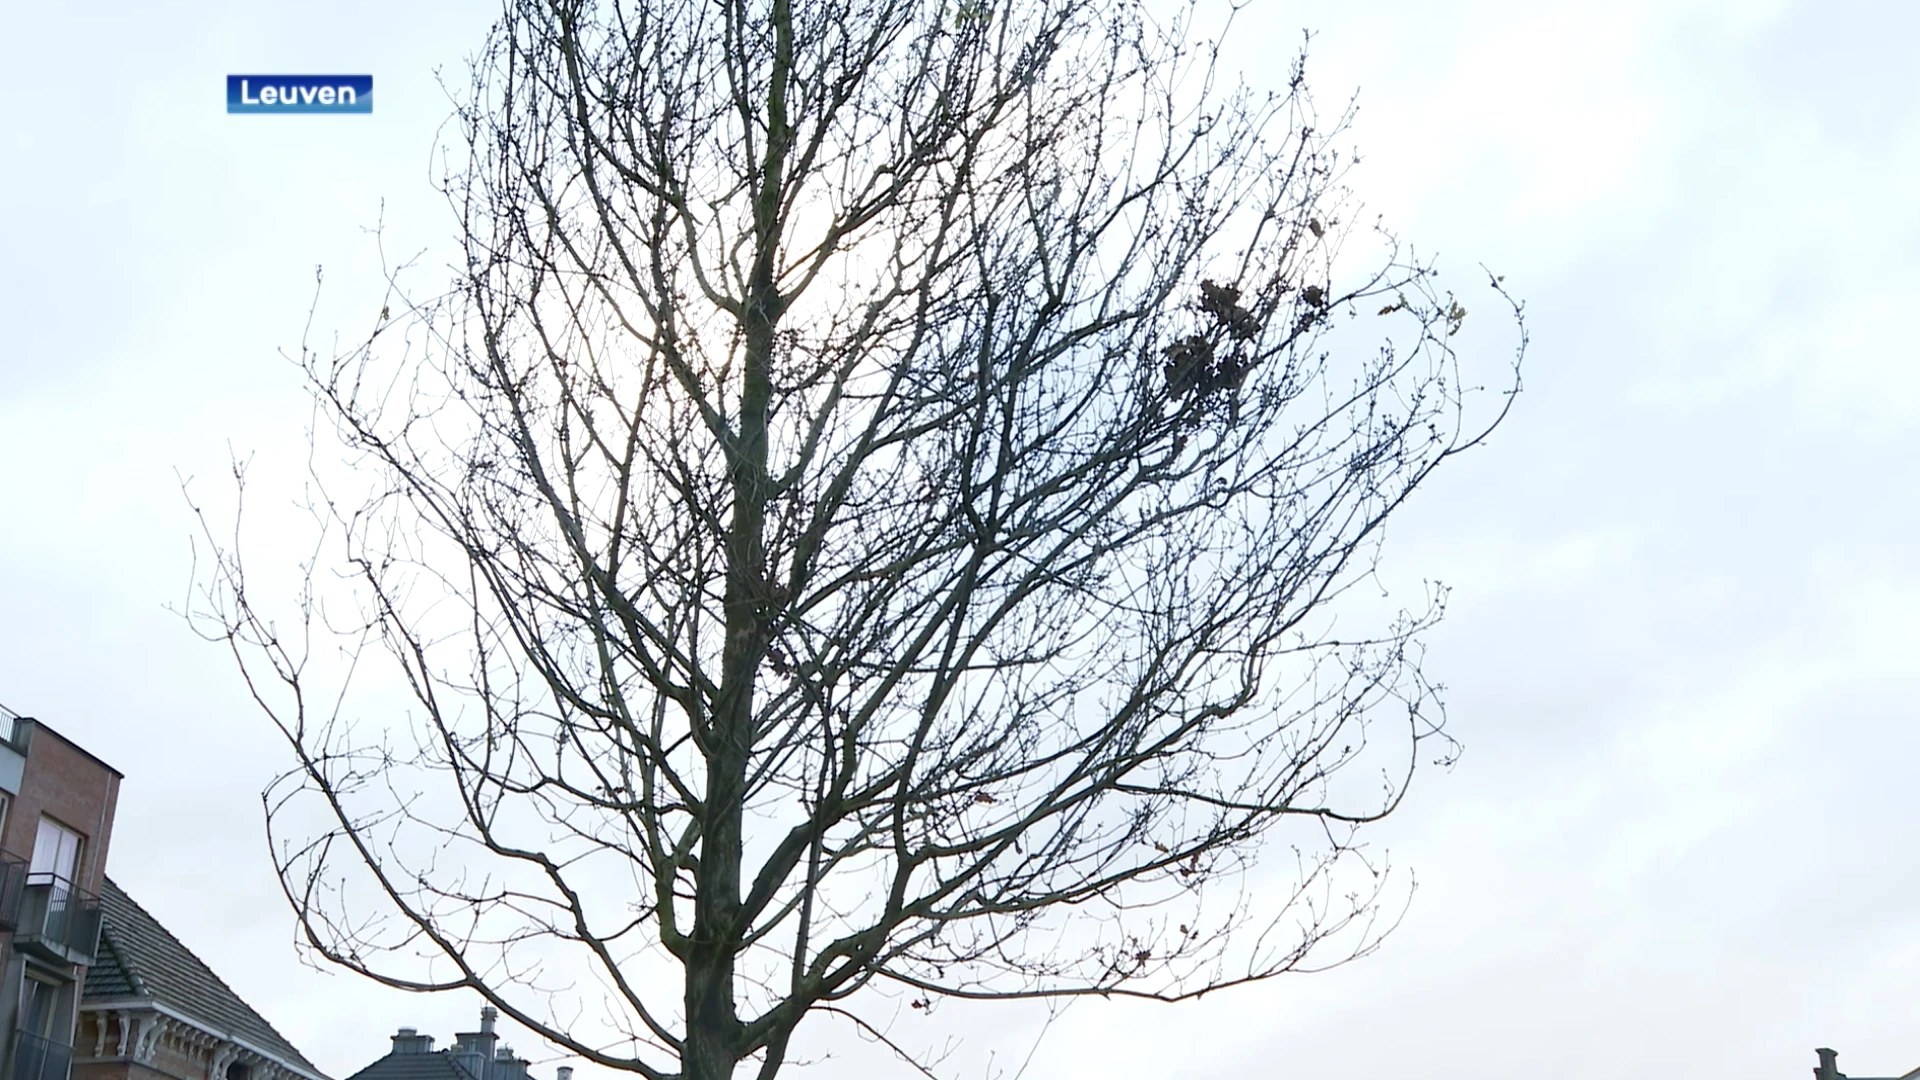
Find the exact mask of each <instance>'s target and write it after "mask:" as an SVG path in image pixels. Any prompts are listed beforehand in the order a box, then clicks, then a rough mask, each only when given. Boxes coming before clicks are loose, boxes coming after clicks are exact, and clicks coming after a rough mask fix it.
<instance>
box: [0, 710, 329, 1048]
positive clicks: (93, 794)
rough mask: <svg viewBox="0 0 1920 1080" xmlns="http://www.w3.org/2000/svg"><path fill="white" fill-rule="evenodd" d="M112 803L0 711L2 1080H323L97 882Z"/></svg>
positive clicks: (38, 734)
mask: <svg viewBox="0 0 1920 1080" xmlns="http://www.w3.org/2000/svg"><path fill="white" fill-rule="evenodd" d="M119 796H120V773H119V772H118V771H116V770H115V769H114V768H113V767H112V766H110V765H108V764H106V763H105V762H103V761H101V760H100V759H99V758H96V757H94V756H93V755H92V754H90V753H88V752H87V751H85V750H83V749H81V748H80V747H79V746H77V745H75V744H74V743H73V742H72V741H70V740H68V739H67V738H65V737H64V736H62V735H60V734H59V733H58V732H56V731H54V730H53V729H52V728H50V727H48V726H46V725H45V724H42V723H40V722H38V721H36V720H33V719H30V718H27V717H22V716H18V715H16V714H14V713H13V712H11V711H9V710H7V709H6V708H5V707H0V964H3V965H4V975H0V1050H3V1051H4V1057H0V1069H4V1076H0V1080H327V1077H326V1076H325V1075H323V1074H322V1073H321V1072H320V1071H319V1070H318V1069H316V1068H314V1067H313V1064H312V1063H311V1062H309V1061H308V1060H307V1059H306V1058H305V1057H303V1056H301V1054H300V1052H299V1051H298V1050H296V1049H294V1047H293V1045H292V1044H291V1043H289V1042H288V1041H287V1040H286V1039H285V1038H283V1037H282V1036H281V1035H280V1033H279V1032H278V1031H275V1030H274V1028H273V1025H271V1024H269V1023H267V1021H266V1020H265V1019H264V1018H262V1017H261V1016H260V1014H259V1013H257V1012H255V1011H254V1010H253V1009H252V1008H251V1007H250V1006H248V1005H247V1003H246V1002H244V1001H242V1000H240V997H239V996H238V995H237V994H235V993H234V992H233V990H232V989H231V988H230V987H228V986H227V984H226V983H225V982H222V981H221V980H220V978H219V976H217V975H215V974H214V973H213V972H212V971H211V970H209V969H208V968H207V965H206V964H204V963H202V962H201V961H200V958H199V957H197V956H195V955H194V954H193V953H192V951H191V950H189V949H188V948H187V947H186V946H185V945H183V944H181V943H180V941H179V939H177V938H175V937H174V936H173V935H172V934H170V933H168V932H167V930H166V928H165V927H163V926H161V925H160V923H159V922H158V921H157V920H155V919H154V918H153V916H152V915H150V914H148V913H147V911H146V909H145V908H142V907H141V906H140V905H139V904H137V903H135V902H134V901H133V899H132V898H131V897H129V896H128V895H127V894H126V892H125V890H123V889H121V888H120V887H119V886H118V885H116V884H115V883H114V882H113V881H112V880H111V879H109V878H108V877H107V876H106V862H107V847H108V842H109V841H110V840H111V838H112V834H113V815H114V810H115V807H116V805H117V803H118V802H119Z"/></svg>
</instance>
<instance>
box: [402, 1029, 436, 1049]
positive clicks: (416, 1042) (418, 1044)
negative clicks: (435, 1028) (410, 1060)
mask: <svg viewBox="0 0 1920 1080" xmlns="http://www.w3.org/2000/svg"><path fill="white" fill-rule="evenodd" d="M393 1052H394V1053H396V1054H431V1053H433V1036H431V1035H422V1034H420V1032H419V1031H418V1030H417V1029H415V1028H410V1027H403V1028H401V1029H400V1030H399V1031H398V1032H396V1033H395V1034H394V1036H393Z"/></svg>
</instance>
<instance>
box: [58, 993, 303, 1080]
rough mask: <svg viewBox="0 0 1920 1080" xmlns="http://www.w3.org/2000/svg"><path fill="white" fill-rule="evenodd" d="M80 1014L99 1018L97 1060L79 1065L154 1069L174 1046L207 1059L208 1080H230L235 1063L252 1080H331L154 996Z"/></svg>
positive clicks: (88, 1005)
mask: <svg viewBox="0 0 1920 1080" xmlns="http://www.w3.org/2000/svg"><path fill="white" fill-rule="evenodd" d="M80 1011H81V1012H82V1013H83V1014H84V1013H92V1014H94V1039H93V1056H92V1057H91V1058H76V1059H75V1062H74V1063H75V1064H81V1063H83V1062H88V1061H111V1060H114V1059H125V1058H132V1059H133V1060H135V1061H139V1062H141V1063H142V1064H145V1065H152V1064H153V1063H154V1055H155V1053H156V1052H157V1051H158V1050H159V1048H160V1046H161V1045H162V1044H163V1043H171V1044H172V1045H173V1046H174V1047H175V1048H176V1049H179V1050H180V1051H181V1052H182V1053H184V1054H185V1055H186V1056H187V1057H189V1058H190V1059H194V1060H199V1059H201V1058H205V1059H206V1063H207V1070H208V1071H207V1080H226V1070H227V1066H229V1065H232V1064H233V1063H234V1062H236V1061H238V1062H243V1063H245V1064H246V1065H248V1066H250V1068H251V1072H252V1077H251V1080H328V1077H326V1076H324V1075H322V1074H321V1073H318V1072H314V1071H312V1070H310V1069H305V1068H302V1067H300V1066H299V1065H296V1064H294V1063H293V1062H290V1061H288V1060H286V1059H285V1058H284V1057H282V1056H280V1055H279V1054H276V1053H273V1052H272V1051H270V1050H263V1049H261V1048H260V1047H259V1046H257V1045H255V1044H254V1043H252V1042H249V1041H248V1040H246V1039H244V1038H242V1037H240V1036H238V1035H235V1034H233V1033H232V1032H230V1031H226V1030H225V1029H223V1028H221V1027H219V1026H218V1025H215V1024H210V1023H207V1022H206V1021H205V1020H199V1019H196V1018H194V1017H192V1016H188V1015H187V1014H185V1013H183V1012H181V1011H179V1010H178V1009H175V1008H173V1007H171V1006H169V1005H165V1004H162V1003H161V1002H158V1001H155V1000H154V999H152V998H149V997H131V998H109V999H106V1000H95V1001H88V1002H83V1003H82V1004H81V1006H80ZM109 1017H111V1018H112V1019H113V1020H114V1021H115V1022H116V1025H117V1031H116V1034H117V1038H115V1039H113V1040H109V1039H108V1037H107V1019H108V1018H109ZM110 1041H111V1042H112V1043H113V1046H112V1047H111V1049H112V1050H113V1051H114V1052H113V1053H111V1054H109V1053H107V1052H106V1051H107V1050H108V1049H109V1046H108V1043H109V1042H110ZM185 1080H198V1078H193V1077H189V1078H185Z"/></svg>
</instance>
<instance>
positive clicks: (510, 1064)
mask: <svg viewBox="0 0 1920 1080" xmlns="http://www.w3.org/2000/svg"><path fill="white" fill-rule="evenodd" d="M498 1017H499V1013H498V1012H496V1011H495V1010H494V1009H493V1007H491V1006H488V1007H486V1008H483V1009H481V1010H480V1030H479V1031H463V1032H461V1033H460V1034H458V1035H455V1036H454V1037H453V1045H452V1046H449V1047H446V1048H445V1049H442V1050H435V1049H434V1048H433V1036H431V1035H422V1034H420V1033H419V1031H417V1030H416V1029H414V1028H410V1027H403V1028H401V1029H400V1030H399V1031H398V1032H395V1033H394V1034H393V1035H392V1036H391V1038H392V1039H393V1049H391V1050H389V1051H388V1052H387V1056H385V1057H383V1058H380V1059H379V1060H377V1061H375V1062H374V1063H373V1064H371V1065H368V1066H367V1067H366V1068H364V1069H361V1070H360V1071H359V1072H357V1073H354V1074H353V1075H352V1076H351V1077H348V1080H529V1078H528V1076H527V1065H528V1062H527V1061H526V1059H524V1058H521V1057H519V1056H517V1055H515V1054H514V1052H513V1050H512V1048H511V1047H507V1046H502V1045H500V1044H499V1036H498V1035H496V1034H495V1032H494V1030H493V1023H494V1020H495V1019H497V1018H498ZM556 1074H557V1077H558V1080H573V1070H572V1069H571V1068H568V1067H566V1066H561V1067H560V1068H559V1069H558V1070H556Z"/></svg>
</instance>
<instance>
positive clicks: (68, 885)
mask: <svg viewBox="0 0 1920 1080" xmlns="http://www.w3.org/2000/svg"><path fill="white" fill-rule="evenodd" d="M119 797H120V773H119V771H118V770H116V769H114V768H113V766H111V765H108V764H107V763H106V762H104V761H101V760H100V759H99V758H97V757H94V756H93V755H92V754H90V753H88V752H87V751H85V750H83V749H81V748H80V747H79V746H77V745H75V744H74V743H73V742H72V741H70V740H68V739H67V738H65V737H64V736H62V735H61V734H60V733H58V732H56V731H54V730H53V729H52V728H50V727H48V726H46V725H45V724H41V723H37V722H36V721H33V720H31V719H27V718H24V717H19V716H15V715H14V714H13V713H12V712H10V711H8V710H7V709H5V708H0V932H4V934H5V936H3V937H0V958H4V960H3V961H0V963H3V964H4V968H3V970H4V974H0V1039H4V1049H5V1058H4V1063H5V1066H6V1070H7V1080H67V1073H68V1067H69V1065H70V1063H71V1060H72V1056H73V1028H74V1019H75V1016H76V1011H77V1008H78V1005H79V1001H80V992H81V987H82V984H83V982H84V981H85V978H86V972H87V968H88V966H89V965H91V964H92V963H93V954H94V949H95V947H96V946H97V945H98V942H99V937H100V903H99V899H98V894H99V889H100V882H101V880H102V878H103V876H104V872H105V869H106V864H107V848H108V845H109V843H110V841H111V840H112V837H113V812H114V807H115V805H116V804H117V803H118V801H119Z"/></svg>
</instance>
